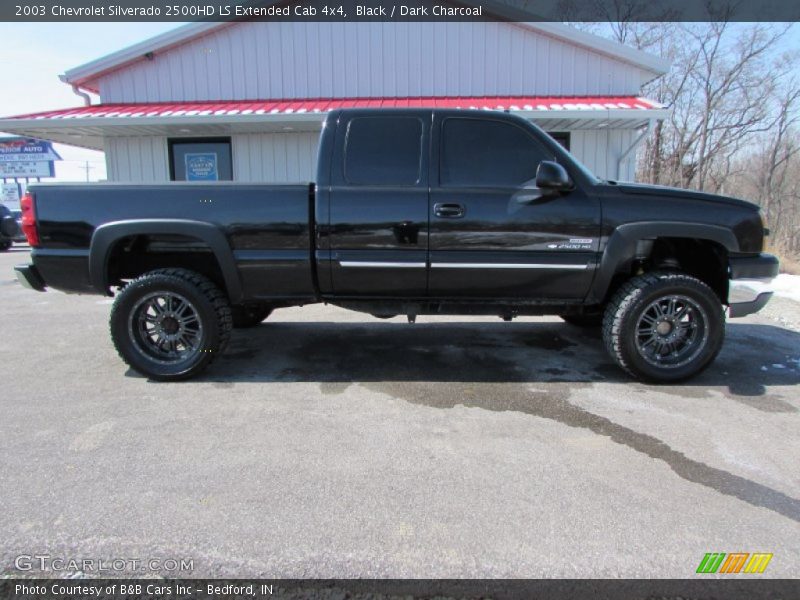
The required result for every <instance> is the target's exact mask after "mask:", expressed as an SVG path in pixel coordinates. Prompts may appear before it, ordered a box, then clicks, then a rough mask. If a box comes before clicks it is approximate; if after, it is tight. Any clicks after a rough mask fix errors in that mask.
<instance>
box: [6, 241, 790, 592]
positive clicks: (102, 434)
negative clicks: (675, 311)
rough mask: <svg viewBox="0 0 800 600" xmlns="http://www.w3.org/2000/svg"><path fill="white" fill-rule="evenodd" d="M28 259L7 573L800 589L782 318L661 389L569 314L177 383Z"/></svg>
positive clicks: (9, 355)
mask: <svg viewBox="0 0 800 600" xmlns="http://www.w3.org/2000/svg"><path fill="white" fill-rule="evenodd" d="M27 258H28V255H27V251H26V250H25V249H22V248H14V249H12V251H10V252H8V253H3V254H0V368H1V371H0V372H2V381H1V382H0V386H1V387H0V389H1V390H2V391H0V398H1V399H2V400H0V411H1V412H0V456H2V461H0V481H2V485H1V486H0V505H1V506H2V509H0V540H2V542H1V543H0V574H7V575H25V574H34V573H36V572H38V570H39V567H40V566H41V565H40V563H37V562H36V561H37V560H38V559H30V560H27V559H25V558H24V557H26V556H28V557H32V556H34V555H47V556H49V557H50V560H52V559H58V558H62V559H66V560H69V559H74V560H84V559H96V560H98V561H99V560H105V561H111V559H118V560H119V559H124V560H128V561H129V560H131V559H139V560H143V561H149V560H151V559H155V560H158V561H161V562H162V563H163V562H164V561H167V560H169V559H175V560H190V561H191V568H190V569H186V570H184V571H181V570H180V569H177V570H174V569H171V568H170V567H171V566H173V565H172V563H167V565H166V566H164V565H163V564H161V565H160V566H158V565H155V566H150V567H148V566H145V567H144V569H145V572H142V571H141V568H142V567H140V566H131V565H130V563H126V566H125V567H123V568H122V569H121V570H119V571H115V572H113V573H111V574H122V573H128V572H136V573H138V574H143V573H144V574H147V575H178V576H184V577H185V576H191V577H201V576H228V577H255V576H264V577H417V578H422V577H677V578H680V577H692V576H694V573H695V570H696V568H697V566H698V564H699V563H700V561H701V559H702V558H703V556H704V554H705V553H707V552H768V553H772V554H773V558H772V560H771V562H770V563H769V565H768V568H767V570H766V571H765V573H764V574H763V575H760V577H796V576H797V575H798V557H800V468H798V467H799V465H800V393H798V392H799V391H800V332H798V331H797V330H793V329H789V328H785V327H783V326H781V325H780V323H779V322H778V321H776V320H771V319H768V318H767V317H764V316H758V315H756V316H752V317H748V318H745V319H738V320H734V321H732V322H730V323H729V324H728V327H727V340H726V343H725V347H724V349H723V351H722V353H721V355H720V356H719V358H718V359H717V361H716V363H715V364H714V365H713V366H712V367H711V368H710V369H709V370H708V371H707V372H706V373H704V374H703V375H701V376H700V377H698V378H696V379H694V380H693V381H691V382H689V383H686V384H681V385H672V386H651V385H645V384H642V383H638V382H636V381H632V380H630V379H629V378H627V377H626V376H625V375H624V374H622V373H621V372H620V371H619V370H618V369H617V368H616V367H615V366H614V365H613V364H612V361H611V359H610V358H609V357H608V356H607V355H606V353H605V351H604V350H603V348H602V344H601V341H600V339H599V335H598V333H596V332H593V331H585V330H581V329H578V328H575V327H573V326H570V325H567V324H565V323H563V322H561V321H560V320H559V319H556V318H523V319H517V320H515V321H514V322H512V323H504V322H502V321H501V320H500V319H497V318H466V317H436V318H434V317H420V318H419V319H418V320H417V323H415V324H408V323H406V322H405V321H404V319H401V318H395V319H391V320H388V321H380V320H376V319H373V318H372V317H369V316H367V315H361V314H359V313H354V312H347V311H344V310H340V309H337V308H333V307H326V306H322V305H315V306H310V307H305V308H300V309H284V310H279V311H276V312H275V313H274V314H273V316H272V317H270V319H269V320H268V321H266V322H265V323H263V324H262V325H261V326H259V327H257V328H255V329H252V330H237V331H235V332H234V335H233V340H232V343H231V346H230V348H229V349H228V351H227V353H226V354H225V355H224V356H223V357H221V358H220V359H219V360H218V362H217V363H215V364H214V366H213V367H212V368H211V370H209V371H208V372H207V373H206V374H205V375H204V376H203V377H201V378H200V379H198V380H194V381H189V382H183V383H173V384H164V383H155V382H151V381H148V380H147V379H145V378H143V377H141V376H139V375H137V374H136V373H135V372H133V371H131V370H129V369H128V368H127V367H126V366H125V365H124V363H122V361H121V360H120V359H119V358H118V357H117V355H116V353H115V351H114V349H113V347H112V344H111V342H110V340H109V336H108V324H107V322H108V314H109V310H110V303H111V301H110V299H107V298H102V297H99V296H68V295H65V294H61V293H58V292H47V293H36V292H33V291H30V290H26V289H24V288H22V287H21V286H20V285H19V284H18V283H17V282H16V281H15V280H14V278H13V273H12V270H11V267H12V266H13V265H14V264H16V263H21V262H26V261H27ZM21 556H22V557H23V558H22V559H20V557H21ZM20 561H21V562H20ZM45 562H47V561H45ZM31 563H32V564H33V566H32V567H27V566H26V565H30V564H31ZM109 564H110V563H109V562H106V565H107V566H108V565H109ZM119 564H120V563H117V566H119ZM47 568H50V567H47ZM29 569H30V570H29ZM86 570H87V574H97V573H94V572H92V570H91V568H88V569H86ZM69 573H71V571H70V570H69V569H67V570H65V571H59V572H56V574H59V575H62V576H63V575H65V574H69ZM100 574H109V573H108V572H105V573H100ZM740 576H741V577H745V575H740Z"/></svg>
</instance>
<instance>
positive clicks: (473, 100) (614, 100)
mask: <svg viewBox="0 0 800 600" xmlns="http://www.w3.org/2000/svg"><path fill="white" fill-rule="evenodd" d="M338 108H464V109H470V108H472V109H487V110H510V111H513V112H524V111H530V112H539V111H542V112H546V111H586V112H587V113H592V112H595V111H609V110H659V109H662V108H663V107H662V106H661V105H660V104H658V103H657V102H654V101H653V100H648V99H645V98H638V97H636V96H568V97H567V96H562V97H558V96H547V97H537V96H491V97H440V96H437V97H419V98H317V99H312V100H239V101H216V102H159V103H139V104H95V105H92V106H80V107H77V108H65V109H62V110H51V111H46V112H40V113H30V114H25V115H15V116H13V117H7V120H9V121H11V120H16V119H19V120H51V119H52V120H55V119H85V118H93V119H96V118H107V119H115V120H117V119H119V120H123V119H126V118H158V117H172V118H177V117H198V116H200V117H213V116H221V117H222V116H234V115H270V114H272V115H278V114H281V115H290V114H307V113H326V112H328V111H331V110H335V109H338ZM587 116H591V115H590V114H587ZM4 120H6V119H4Z"/></svg>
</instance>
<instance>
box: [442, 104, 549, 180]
mask: <svg viewBox="0 0 800 600" xmlns="http://www.w3.org/2000/svg"><path fill="white" fill-rule="evenodd" d="M550 159H551V157H550V155H549V154H548V153H547V150H546V148H544V147H543V146H542V145H541V144H540V143H539V142H538V141H537V140H535V139H534V138H533V136H531V135H530V134H529V133H528V132H527V131H525V130H524V129H523V128H522V127H518V126H516V125H513V124H511V123H506V122H504V121H492V120H488V119H470V118H463V119H462V118H451V119H447V120H445V122H444V127H443V129H442V144H441V159H440V174H439V178H440V182H441V184H442V185H444V186H477V187H509V186H517V185H520V184H521V183H524V182H526V181H529V180H531V179H533V178H534V177H536V168H537V167H538V166H539V163H540V162H541V161H543V160H550Z"/></svg>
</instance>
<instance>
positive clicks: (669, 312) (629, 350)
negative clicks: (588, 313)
mask: <svg viewBox="0 0 800 600" xmlns="http://www.w3.org/2000/svg"><path fill="white" fill-rule="evenodd" d="M724 336H725V314H724V312H723V308H722V303H721V302H720V300H719V298H718V297H717V295H716V294H715V293H714V292H713V291H712V290H711V288H709V287H708V286H707V285H706V284H705V283H703V282H702V281H700V280H699V279H696V278H694V277H691V276H689V275H684V274H682V273H667V272H664V273H648V274H645V275H640V276H638V277H634V278H633V279H631V280H630V281H628V282H626V283H625V284H624V285H623V286H622V287H621V288H620V289H619V290H617V292H616V294H614V297H613V298H612V300H611V302H609V304H608V306H607V307H606V311H605V315H604V318H603V341H604V342H605V345H606V349H607V350H608V352H609V354H611V356H612V358H613V359H614V360H615V361H616V363H617V364H618V365H619V366H620V367H622V368H623V369H624V370H625V371H627V372H628V373H630V374H631V375H633V376H634V377H636V378H638V379H642V380H644V381H651V382H660V383H669V382H676V381H682V380H684V379H688V378H689V377H692V376H694V375H697V374H698V373H700V372H701V371H703V370H704V369H705V368H706V367H708V365H710V364H711V362H712V361H713V360H714V358H716V356H717V354H718V353H719V351H720V349H721V348H722V341H723V339H724Z"/></svg>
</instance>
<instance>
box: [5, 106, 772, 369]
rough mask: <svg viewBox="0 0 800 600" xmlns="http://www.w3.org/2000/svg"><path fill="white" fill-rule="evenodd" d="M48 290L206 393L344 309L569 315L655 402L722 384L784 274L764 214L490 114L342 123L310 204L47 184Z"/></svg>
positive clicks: (127, 353)
mask: <svg viewBox="0 0 800 600" xmlns="http://www.w3.org/2000/svg"><path fill="white" fill-rule="evenodd" d="M22 208H23V219H22V226H23V230H24V231H25V233H26V236H27V238H28V241H29V243H30V245H31V246H32V248H33V250H32V252H31V256H32V259H33V264H31V265H24V266H19V267H17V268H16V270H17V274H18V278H19V279H20V281H21V282H22V283H23V284H25V285H27V286H29V287H31V288H33V289H35V290H40V291H41V290H44V289H45V288H46V287H52V288H55V289H58V290H63V291H65V292H73V293H82V294H106V295H113V294H114V292H113V291H112V290H114V289H117V290H118V291H117V292H116V299H115V302H114V305H113V308H112V310H111V323H110V326H111V337H112V339H113V341H114V344H115V346H116V348H117V350H118V352H119V354H120V356H121V357H122V359H123V360H124V361H125V362H127V363H128V364H129V365H130V366H131V367H133V368H134V369H136V370H137V371H139V372H141V373H143V374H145V375H147V376H149V377H151V378H153V379H159V380H175V379H184V378H188V377H191V376H193V375H197V374H198V373H199V372H201V371H202V370H203V369H204V368H206V367H207V366H208V365H209V364H210V363H211V362H212V361H213V360H214V358H215V357H216V356H219V355H220V354H221V353H222V352H223V351H224V349H225V346H226V344H227V342H228V339H229V337H230V332H231V328H232V327H237V326H241V327H246V326H251V325H255V324H258V323H260V322H261V321H262V320H263V319H265V318H266V317H267V316H268V315H269V314H270V312H271V311H272V310H273V309H275V308H279V307H286V306H299V305H304V304H310V303H315V302H328V303H331V304H335V305H338V306H342V307H344V308H348V309H352V310H357V311H362V312H366V313H370V314H372V315H374V316H376V317H379V318H385V317H391V316H395V315H407V316H408V318H409V320H412V321H413V320H414V319H415V318H416V316H417V315H425V314H463V315H498V316H500V317H501V318H503V319H505V320H511V319H512V318H514V317H515V316H518V315H542V314H555V315H560V316H561V317H563V319H564V320H565V321H567V322H568V323H571V324H573V325H577V326H596V327H602V334H603V339H604V343H605V345H606V347H607V349H608V352H609V353H610V354H611V356H612V357H613V358H614V360H615V361H616V362H617V364H619V366H620V367H621V368H622V369H624V370H625V371H627V372H628V373H630V374H631V375H633V376H635V377H638V378H641V379H644V380H649V381H658V382H669V381H678V380H682V379H686V378H688V377H690V376H692V375H695V374H696V373H698V372H700V371H701V370H702V369H704V368H705V367H706V366H708V365H709V364H710V363H711V361H712V360H713V359H714V357H715V356H716V355H717V353H718V352H719V350H720V347H721V345H722V341H723V336H724V331H725V307H726V306H727V307H728V313H729V316H730V317H739V316H743V315H746V314H750V313H753V312H755V311H758V310H759V309H760V308H761V307H763V306H764V304H766V302H767V301H768V300H769V298H770V295H771V292H770V291H769V282H770V280H771V279H772V278H773V277H774V276H775V275H776V274H777V272H778V261H777V259H776V258H775V257H774V256H771V255H769V254H765V253H763V252H762V250H763V245H764V237H765V235H766V233H767V231H766V229H765V225H764V222H763V219H762V216H761V214H760V212H759V209H758V207H757V206H755V205H753V204H750V203H748V202H745V201H742V200H737V199H733V198H723V197H720V196H714V195H710V194H704V193H698V192H693V191H686V190H679V189H669V188H660V187H653V186H644V185H635V184H627V183H626V184H622V183H615V182H611V181H601V180H599V179H597V178H596V177H595V176H594V175H592V174H591V173H590V172H588V171H587V170H586V169H585V168H584V167H583V166H582V165H581V164H580V163H578V162H577V161H576V160H575V159H574V158H573V157H571V156H570V155H569V154H568V153H567V152H566V151H565V150H564V149H563V148H562V147H561V146H560V145H559V144H558V143H556V142H555V141H554V140H553V139H551V138H550V137H549V136H548V135H547V134H546V133H544V132H543V131H542V130H540V129H539V128H538V127H536V126H535V125H533V124H531V123H530V122H528V121H525V120H523V119H520V118H517V117H515V116H512V115H510V114H506V113H501V112H489V111H476V110H464V111H458V110H423V109H419V110H411V109H408V110H342V111H334V112H331V113H329V114H328V115H327V118H326V120H325V123H324V126H323V129H322V133H321V136H320V144H319V155H318V171H317V181H316V183H315V184H302V185H252V184H246V183H240V184H237V183H212V184H206V183H200V184H198V183H169V184H164V185H129V184H116V183H109V184H88V185H85V184H83V185H81V184H76V185H71V184H61V185H47V184H42V185H39V184H37V185H31V186H30V190H29V193H28V194H27V195H26V196H25V197H24V199H23V201H22Z"/></svg>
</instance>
